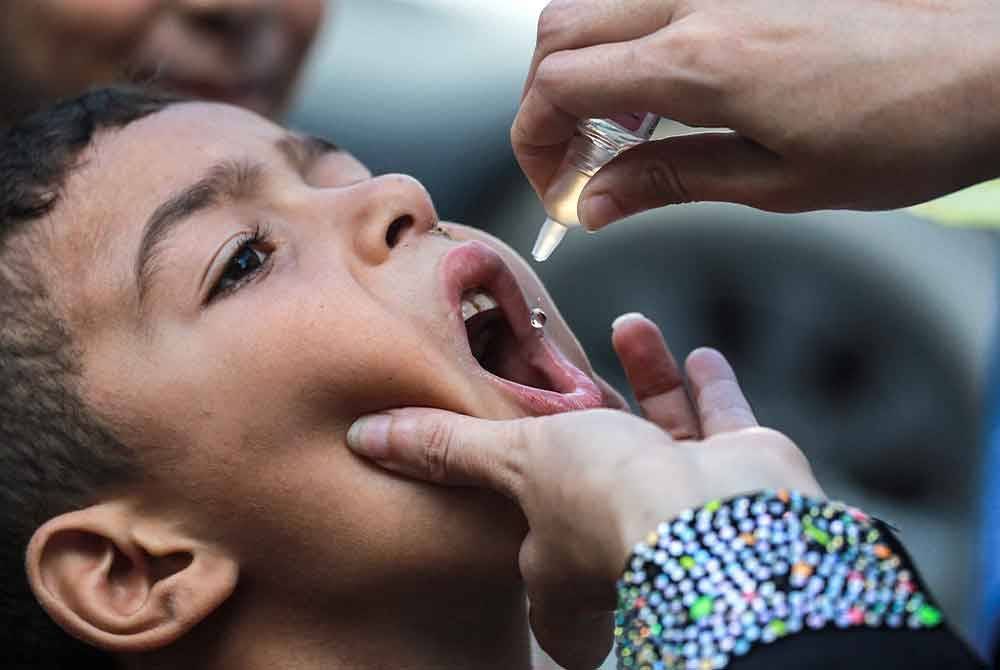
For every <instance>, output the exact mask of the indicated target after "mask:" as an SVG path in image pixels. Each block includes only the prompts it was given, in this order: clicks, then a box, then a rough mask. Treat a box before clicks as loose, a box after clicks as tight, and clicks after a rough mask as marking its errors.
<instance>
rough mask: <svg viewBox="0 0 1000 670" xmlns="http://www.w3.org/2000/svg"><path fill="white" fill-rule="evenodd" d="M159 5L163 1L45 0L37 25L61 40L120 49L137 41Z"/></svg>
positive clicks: (41, 5) (40, 7) (40, 9)
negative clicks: (75, 39)
mask: <svg viewBox="0 0 1000 670" xmlns="http://www.w3.org/2000/svg"><path fill="white" fill-rule="evenodd" d="M161 4H163V3H162V0H114V1H113V2H108V1H107V0H47V1H45V2H41V3H40V6H39V14H40V18H41V22H40V25H42V26H45V27H46V28H48V30H49V31H50V32H51V33H52V34H54V35H59V36H61V37H66V38H70V37H74V38H80V39H85V40H87V41H88V42H91V43H96V44H100V45H102V46H103V47H108V46H120V45H125V44H131V43H134V42H136V41H138V39H139V38H140V36H141V34H142V32H143V29H144V28H143V27H144V25H145V24H147V23H148V22H149V21H150V19H152V18H153V16H154V15H155V14H156V12H157V11H158V10H159V8H160V5H161Z"/></svg>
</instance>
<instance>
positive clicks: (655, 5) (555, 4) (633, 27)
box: [521, 0, 677, 100]
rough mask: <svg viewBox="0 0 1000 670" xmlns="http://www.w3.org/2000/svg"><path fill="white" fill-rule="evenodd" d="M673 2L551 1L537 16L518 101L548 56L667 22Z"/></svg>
mask: <svg viewBox="0 0 1000 670" xmlns="http://www.w3.org/2000/svg"><path fill="white" fill-rule="evenodd" d="M676 4H677V3H676V1H675V0H660V1H659V2H650V1H649V0H553V1H552V2H550V3H549V4H548V5H547V6H546V7H545V9H543V10H542V13H541V15H539V17H538V34H537V35H536V38H535V52H534V54H533V55H532V58H531V65H530V66H529V67H528V76H527V78H526V79H525V82H524V90H523V92H522V93H521V99H522V100H523V99H524V96H525V94H526V93H527V92H528V89H530V88H531V84H532V82H533V81H534V79H535V72H536V71H537V70H538V64H539V63H541V62H542V61H543V60H544V59H545V58H546V57H547V56H548V55H549V54H553V53H555V52H557V51H566V50H569V49H579V48H581V47H588V46H593V45H595V44H608V43H611V42H625V41H627V40H632V39H635V38H637V37H642V36H643V35H648V34H649V33H651V32H653V31H654V30H657V29H659V28H661V27H663V26H665V25H667V24H668V23H670V21H671V19H672V17H673V14H674V11H675V6H676Z"/></svg>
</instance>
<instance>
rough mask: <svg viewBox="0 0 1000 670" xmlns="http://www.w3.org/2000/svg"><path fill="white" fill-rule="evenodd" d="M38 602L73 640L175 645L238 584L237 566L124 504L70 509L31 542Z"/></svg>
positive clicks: (131, 647)
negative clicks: (175, 642) (70, 510)
mask: <svg viewBox="0 0 1000 670" xmlns="http://www.w3.org/2000/svg"><path fill="white" fill-rule="evenodd" d="M26 569H27V573H28V581H29V582H30V584H31V589H32V591H33V592H34V594H35V597H36V598H37V599H38V601H39V602H40V603H41V605H42V607H44V608H45V610H46V611H47V612H48V614H49V616H51V617H52V618H53V619H54V620H55V621H56V623H58V624H59V625H60V626H61V627H62V628H63V629H64V630H65V631H66V632H67V633H69V634H70V635H72V636H74V637H76V638H79V639H81V640H83V641H84V642H87V643H89V644H91V645H94V646H96V647H99V648H101V649H105V650H107V651H111V652H142V651H150V650H152V649H157V648H160V647H164V646H167V645H169V644H171V643H172V642H174V641H176V640H177V639H178V638H180V637H181V636H183V635H184V634H185V633H186V632H187V631H189V630H190V629H191V628H193V627H194V626H195V624H197V623H198V622H200V621H202V620H203V619H205V618H206V617H207V616H208V615H209V614H211V613H212V612H213V611H214V610H215V609H216V608H217V607H219V605H221V604H222V603H223V602H225V600H226V599H227V598H228V597H229V595H230V594H231V593H232V592H233V590H234V589H235V587H236V582H237V577H238V565H237V563H236V561H235V560H233V558H232V557H230V556H228V555H227V554H226V553H225V552H223V551H220V550H219V549H217V548H215V547H212V546H210V545H207V544H204V543H200V542H197V541H195V540H193V539H192V538H191V537H189V536H187V535H186V534H185V533H183V532H182V531H180V530H178V528H177V527H176V526H175V525H173V524H170V523H167V522H164V521H158V520H155V519H150V518H148V517H143V516H141V515H140V514H139V513H138V512H137V511H135V510H134V508H132V507H130V506H127V505H124V504H122V503H121V502H107V503H101V504H98V505H94V506H92V507H88V508H86V509H82V510H77V511H74V512H68V513H66V514H63V515H60V516H57V517H55V518H53V519H50V520H49V521H48V522H46V523H45V524H44V525H43V526H42V527H40V528H39V529H38V530H37V531H35V534H34V535H33V536H32V538H31V542H30V543H29V544H28V552H27V557H26Z"/></svg>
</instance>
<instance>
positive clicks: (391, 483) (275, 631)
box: [29, 103, 620, 668]
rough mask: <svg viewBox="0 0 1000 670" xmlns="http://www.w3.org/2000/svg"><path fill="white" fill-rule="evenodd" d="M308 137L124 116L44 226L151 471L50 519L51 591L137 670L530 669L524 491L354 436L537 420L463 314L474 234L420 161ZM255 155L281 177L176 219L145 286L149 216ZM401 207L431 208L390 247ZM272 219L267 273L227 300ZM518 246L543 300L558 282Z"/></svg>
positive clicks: (178, 112)
mask: <svg viewBox="0 0 1000 670" xmlns="http://www.w3.org/2000/svg"><path fill="white" fill-rule="evenodd" d="M286 135H287V133H286V131H285V130H283V129H281V128H279V127H278V126H276V125H273V124H271V123H269V122H266V121H265V120H263V119H262V118H261V117H259V116H257V115H255V114H252V113H249V112H246V111H243V110H240V109H236V108H233V107H228V106H221V105H214V104H206V103H185V104H180V105H175V106H172V107H170V108H168V109H167V110H165V111H163V112H160V113H157V114H155V115H152V116H150V117H147V118H145V119H142V120H140V121H137V122H135V123H133V124H131V125H129V126H127V127H126V128H124V129H122V130H120V131H116V132H112V133H106V134H104V135H102V136H101V137H99V138H98V139H97V140H96V141H95V142H94V144H93V145H92V147H91V148H90V149H89V150H88V151H87V152H86V156H85V159H84V161H83V163H82V165H83V167H82V168H81V169H80V170H79V171H78V172H77V173H75V174H74V175H73V176H72V177H71V178H70V180H69V182H68V184H67V187H66V191H65V198H64V200H63V201H62V202H61V204H60V206H59V207H58V208H57V210H56V212H55V213H54V214H53V216H52V218H51V220H50V221H49V222H48V223H47V224H46V225H45V226H44V227H43V229H42V230H43V233H44V234H43V235H42V236H41V239H40V240H36V243H37V244H36V248H40V249H44V251H39V253H42V254H45V256H44V258H45V260H44V263H43V266H44V267H49V268H59V273H58V274H53V275H52V276H51V277H49V281H50V283H51V286H52V287H53V292H54V296H55V300H56V303H57V304H58V305H59V306H60V308H61V310H62V312H63V313H64V314H65V315H66V318H67V321H68V323H69V325H70V329H71V331H72V332H73V333H74V336H75V338H76V339H77V341H78V343H79V345H80V348H81V351H82V359H83V388H82V393H83V395H84V397H85V399H86V400H87V401H88V403H89V404H90V405H91V406H92V407H93V408H95V410H96V411H97V413H98V414H99V415H100V416H102V417H104V418H105V419H106V420H107V421H108V422H109V423H110V424H111V425H113V426H114V429H115V430H116V432H117V433H118V435H119V436H120V438H121V439H122V440H123V441H124V442H125V443H126V444H127V445H129V446H130V447H132V448H133V449H135V450H136V452H137V453H138V454H139V455H140V456H141V458H142V460H143V463H144V464H145V465H146V471H147V473H148V475H147V477H146V478H145V479H144V480H143V482H142V483H141V486H139V487H137V488H135V489H134V490H126V491H116V492H109V494H108V496H107V497H105V498H104V499H103V500H102V501H100V502H99V503H98V504H96V505H94V506H93V507H90V508H87V509H85V510H80V511H77V512H73V513H70V514H68V515H64V516H62V517H58V518H56V519H53V520H52V521H50V522H49V523H47V524H46V525H45V526H44V527H43V528H41V529H39V531H38V532H37V533H36V535H35V537H34V539H33V541H32V544H31V547H30V548H29V577H30V579H31V581H32V583H33V585H34V587H35V589H36V594H37V595H38V597H39V600H40V601H41V602H42V604H43V606H45V607H46V608H47V609H48V611H49V612H50V614H51V615H52V616H53V617H54V618H55V619H56V620H57V621H58V622H59V623H60V624H62V625H63V627H64V628H66V629H67V630H69V631H70V632H71V633H72V634H74V635H76V636H78V637H81V638H83V639H85V640H87V641H89V642H91V643H93V644H96V645H98V646H101V647H104V648H106V649H109V650H111V651H114V652H117V653H119V654H120V655H121V656H122V658H124V659H125V660H126V665H129V666H131V665H135V666H136V667H143V668H150V667H159V666H160V665H162V666H164V667H178V665H180V664H181V663H183V664H185V665H186V666H188V667H205V668H228V667H239V668H257V667H276V665H280V666H282V667H299V668H312V667H338V668H339V667H359V666H363V667H387V668H388V667H404V666H405V667H414V668H421V667H428V668H430V667H472V666H473V665H478V667H490V666H489V665H484V662H483V660H482V659H483V658H487V659H491V660H490V661H489V662H492V663H495V666H496V667H497V668H517V667H525V666H526V663H527V650H528V645H527V639H528V638H527V623H526V619H525V612H524V597H523V587H522V585H521V582H520V577H519V575H518V572H517V568H516V565H517V552H518V549H519V546H520V542H521V539H522V538H523V536H524V532H525V525H524V519H523V516H522V514H521V512H520V511H519V510H518V509H517V507H516V506H515V505H514V504H513V503H512V502H511V501H510V500H508V499H506V498H504V497H503V496H501V495H498V494H496V493H493V492H488V491H484V490H473V489H444V488H439V487H434V486H429V485H427V484H424V483H418V482H414V481H412V480H409V479H406V478H402V477H399V476H397V475H394V474H391V473H387V472H385V471H383V470H381V469H379V468H376V467H374V466H372V465H370V464H369V463H368V462H367V461H365V460H364V459H361V458H359V457H357V456H356V455H354V454H353V453H352V452H351V451H349V450H348V449H347V448H345V446H344V443H345V433H346V431H347V428H348V426H349V425H350V424H351V422H352V421H353V420H354V419H355V418H356V417H358V416H359V415H362V414H367V413H371V412H378V411H382V410H386V409H389V408H393V407H400V406H406V405H415V404H416V405H422V406H429V407H436V408H442V409H447V410H450V411H453V412H458V413H462V414H465V415H470V416H476V417H483V418H490V419H511V418H518V417H523V416H525V411H524V410H523V409H521V407H520V406H519V405H516V404H515V403H513V401H512V400H510V399H509V398H508V397H507V396H506V395H505V394H503V393H501V392H499V391H498V390H497V389H496V388H495V387H494V386H493V385H492V383H490V382H489V381H488V380H487V379H486V377H485V376H484V375H483V374H482V370H481V368H479V367H478V364H476V363H475V361H474V359H472V358H471V356H470V355H469V354H468V353H467V344H466V342H465V341H463V340H464V335H463V336H462V337H461V338H460V337H459V336H458V335H457V334H456V333H454V332H453V331H452V329H451V328H450V327H445V326H446V324H447V322H448V320H449V318H450V316H451V315H450V314H449V308H448V307H447V305H446V304H445V303H444V301H443V299H442V297H441V295H440V293H441V290H442V288H441V283H440V278H439V276H438V272H437V269H438V264H439V263H440V261H441V259H442V257H443V256H444V254H445V253H446V252H447V251H449V250H451V249H452V248H454V247H455V246H456V245H457V244H458V241H457V240H452V239H449V237H448V236H446V235H443V234H441V233H440V232H438V231H437V230H436V227H437V224H438V220H437V217H436V214H435V212H434V208H433V205H432V203H431V201H430V198H429V196H428V195H427V193H426V191H425V190H424V188H423V187H422V186H421V185H420V184H419V183H418V182H416V181H415V180H413V179H411V178H408V177H405V176H402V175H385V176H380V177H376V178H373V177H372V176H371V174H370V173H369V172H368V171H367V170H366V169H365V168H364V166H362V165H361V164H360V163H359V162H357V161H356V160H355V159H354V158H352V157H351V156H350V155H348V154H346V153H342V152H331V153H326V154H323V155H322V156H319V157H318V158H316V159H315V160H314V161H313V162H312V163H311V164H309V165H304V166H299V167H298V168H297V169H293V166H292V165H290V164H289V161H288V160H287V158H286V157H285V156H284V155H282V153H280V152H279V151H278V150H277V149H276V148H275V142H276V141H277V140H278V139H279V138H283V137H285V136H286ZM167 147H169V149H166V148H167ZM151 152H153V154H152V155H155V157H156V160H155V162H153V163H151V162H150V155H151ZM244 158H250V159H253V160H255V161H259V162H260V163H261V165H262V167H261V179H260V183H258V184H256V185H255V187H254V188H253V190H252V192H251V193H250V194H249V195H247V196H246V198H245V199H243V200H239V201H232V202H230V201H226V202H224V203H222V204H220V205H219V206H217V207H215V208H213V209H210V210H207V211H203V212H201V213H198V214H196V215H194V216H193V217H192V218H191V219H190V220H189V221H188V222H187V223H186V224H182V225H181V226H180V227H179V228H177V229H175V231H174V232H173V233H172V235H171V236H170V237H169V238H168V240H167V241H166V242H165V245H164V246H163V247H161V249H160V251H159V252H158V253H157V255H156V260H155V267H156V268H157V270H156V272H155V274H154V277H153V280H152V282H151V283H150V284H149V286H148V290H147V291H146V293H145V297H144V300H143V301H142V303H141V304H140V301H139V295H138V290H137V286H136V277H135V258H136V253H137V250H138V248H139V246H140V237H141V230H142V227H143V223H144V222H145V221H146V219H147V217H149V216H150V214H151V213H152V212H153V211H154V210H155V209H156V208H157V207H158V206H159V205H160V203H161V202H163V201H164V200H166V199H167V198H168V197H170V196H171V195H172V194H174V193H176V192H177V191H178V190H180V189H182V188H184V187H186V186H187V185H189V184H190V183H192V182H193V181H195V180H196V179H198V178H199V177H200V175H201V174H202V173H203V172H204V171H206V170H207V169H208V168H209V167H210V166H213V165H215V164H216V163H217V162H218V161H220V160H239V159H244ZM123 184H127V185H128V188H127V189H123V188H122V185H123ZM401 216H409V217H411V220H412V222H411V224H410V225H409V226H408V227H407V228H405V229H404V230H403V232H402V233H401V235H400V237H399V239H398V240H397V243H396V245H395V246H394V247H391V248H390V247H389V246H388V245H387V242H386V230H387V228H388V226H389V225H390V224H391V223H392V222H393V221H396V220H397V219H398V218H399V217H401ZM261 221H263V222H265V223H266V224H267V226H268V228H269V230H270V240H269V241H266V242H260V243H259V244H255V245H254V247H253V248H254V250H256V251H257V252H259V253H260V254H261V256H260V257H261V258H263V257H265V256H266V257H267V258H268V260H267V262H266V265H265V266H264V267H265V268H266V269H265V270H262V271H260V272H258V273H257V274H256V275H253V276H254V277H256V279H254V280H250V281H247V282H246V283H243V284H241V285H240V287H239V288H238V289H236V290H233V291H231V292H229V293H225V294H220V295H218V296H217V297H216V298H215V299H213V300H210V301H208V302H206V296H207V294H208V293H210V292H211V287H212V286H213V285H214V284H216V283H217V281H218V278H219V276H220V273H222V272H223V271H224V269H225V268H226V267H227V260H228V258H229V257H230V256H231V255H232V254H233V253H235V252H236V251H237V249H238V248H239V247H240V241H241V239H242V238H241V237H240V236H241V235H243V236H246V235H248V234H250V233H251V232H252V231H253V230H254V227H255V226H256V225H257V224H258V223H260V222H261ZM449 229H451V230H452V231H453V234H454V235H456V236H459V235H461V232H460V231H461V230H462V229H461V227H459V226H449ZM470 234H472V233H470ZM492 244H494V245H496V246H497V248H499V249H501V250H502V251H503V253H509V251H507V250H505V248H503V247H502V245H499V243H497V242H495V241H494V242H492ZM518 263H519V266H518V269H517V273H518V274H519V276H520V279H521V281H522V289H523V290H524V291H525V293H526V295H530V296H532V297H535V296H539V295H541V296H546V294H545V293H544V290H543V289H542V287H541V285H540V284H539V283H538V280H537V278H536V277H534V275H533V274H531V273H530V271H529V270H527V268H526V266H525V265H524V264H523V261H518ZM206 271H207V272H208V274H207V277H208V279H207V280H206V282H205V284H204V286H200V283H201V282H200V278H201V277H202V276H203V275H205V273H206ZM545 299H546V300H547V297H546V298H545ZM545 307H546V309H547V310H548V311H549V315H550V323H551V324H553V326H552V329H553V331H555V332H554V333H553V336H554V337H556V338H558V339H559V341H560V343H561V345H562V348H563V349H564V350H565V351H566V353H567V355H568V356H569V357H570V358H572V359H573V360H575V361H577V362H579V363H580V364H581V365H584V366H586V358H585V357H584V355H583V352H582V351H581V350H580V349H579V345H577V344H576V341H575V339H574V338H573V337H572V335H571V334H570V333H569V330H568V328H567V327H566V326H565V323H563V322H562V320H561V317H559V315H558V313H557V311H556V310H555V309H553V308H552V307H551V306H550V305H548V304H545ZM584 369H585V370H587V371H589V366H586V367H585V368H584ZM608 400H609V404H611V405H615V404H617V403H620V398H617V397H616V396H615V395H614V394H613V393H611V392H609V393H608ZM415 575H418V576H419V579H415V578H414V576H415ZM374 593H378V594H379V596H378V598H373V594H374ZM442 612H447V616H446V617H443V616H442V615H441V613H442ZM199 622H204V623H202V624H201V625H199V626H198V627H197V628H194V629H193V630H192V628H193V627H194V626H195V624H198V623H199ZM455 622H462V625H461V626H458V627H456V625H455ZM387 629H392V630H394V631H397V632H396V633H395V634H394V635H393V636H390V638H389V639H386V636H385V635H384V634H383V631H385V630H387ZM469 631H476V632H475V633H469ZM291 658H294V659H297V660H296V662H295V665H294V666H293V665H289V661H288V659H291ZM373 659H377V662H378V663H381V665H373V664H372V663H373Z"/></svg>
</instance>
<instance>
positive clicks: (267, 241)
mask: <svg viewBox="0 0 1000 670" xmlns="http://www.w3.org/2000/svg"><path fill="white" fill-rule="evenodd" d="M272 242H273V238H272V235H271V229H270V228H269V227H268V226H267V224H264V223H258V224H257V225H256V226H255V227H254V229H253V231H252V232H248V233H244V234H243V235H241V236H240V237H239V239H238V242H237V246H236V248H235V249H234V250H233V252H232V254H230V255H229V258H227V259H226V263H225V265H224V267H223V269H222V273H221V275H220V276H219V278H218V279H217V280H216V282H215V286H213V287H212V290H211V292H210V293H209V294H208V297H207V298H206V299H205V303H206V304H208V303H211V302H214V301H215V300H218V299H220V298H224V297H226V296H228V295H230V294H232V293H235V292H236V291H238V290H240V289H241V288H243V287H244V286H245V285H247V284H249V283H251V282H253V281H255V280H257V279H258V278H259V277H261V276H262V273H263V272H264V271H266V270H267V269H268V268H269V266H270V263H271V256H272V255H273V254H274V245H273V243H272ZM247 249H250V250H252V251H253V252H254V253H261V254H266V256H267V257H266V258H264V259H263V260H261V261H259V262H260V265H259V266H257V267H256V268H253V269H252V270H248V271H247V272H246V274H245V275H243V276H242V277H240V278H239V279H238V280H236V281H234V282H233V283H232V284H231V285H230V286H226V287H223V286H222V282H223V281H224V280H225V278H226V273H227V272H228V271H229V269H230V267H231V266H232V264H233V263H234V261H236V259H237V258H239V257H240V255H241V254H242V253H243V252H244V251H246V250H247Z"/></svg>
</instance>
